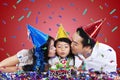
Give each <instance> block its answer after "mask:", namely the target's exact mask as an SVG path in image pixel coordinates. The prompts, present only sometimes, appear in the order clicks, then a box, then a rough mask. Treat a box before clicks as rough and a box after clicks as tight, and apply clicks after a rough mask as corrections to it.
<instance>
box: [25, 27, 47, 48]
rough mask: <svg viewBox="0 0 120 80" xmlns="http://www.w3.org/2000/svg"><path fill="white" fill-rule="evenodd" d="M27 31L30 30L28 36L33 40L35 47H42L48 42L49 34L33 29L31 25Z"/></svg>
mask: <svg viewBox="0 0 120 80" xmlns="http://www.w3.org/2000/svg"><path fill="white" fill-rule="evenodd" d="M27 29H28V35H29V36H30V38H31V39H32V43H33V44H34V46H35V47H41V46H42V45H43V44H44V43H46V41H47V40H48V35H47V34H45V33H43V32H41V31H40V30H38V29H36V28H34V27H32V26H31V25H28V26H27Z"/></svg>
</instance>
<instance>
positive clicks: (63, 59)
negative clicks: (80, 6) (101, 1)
mask: <svg viewBox="0 0 120 80" xmlns="http://www.w3.org/2000/svg"><path fill="white" fill-rule="evenodd" d="M54 45H55V47H56V55H57V56H56V57H54V58H51V59H50V60H49V64H50V65H51V69H69V68H70V67H71V66H74V60H73V59H74V55H73V54H72V52H71V41H70V39H69V38H68V35H67V34H66V32H65V31H64V29H63V27H62V26H60V27H59V30H58V33H57V40H56V41H55V43H54Z"/></svg>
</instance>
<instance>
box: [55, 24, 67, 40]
mask: <svg viewBox="0 0 120 80" xmlns="http://www.w3.org/2000/svg"><path fill="white" fill-rule="evenodd" d="M59 38H69V37H68V34H67V33H66V31H65V30H64V28H63V26H62V24H60V27H59V29H58V32H57V36H56V39H59Z"/></svg>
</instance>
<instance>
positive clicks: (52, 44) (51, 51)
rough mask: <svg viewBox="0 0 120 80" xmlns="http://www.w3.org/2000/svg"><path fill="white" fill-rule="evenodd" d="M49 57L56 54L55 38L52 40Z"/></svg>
mask: <svg viewBox="0 0 120 80" xmlns="http://www.w3.org/2000/svg"><path fill="white" fill-rule="evenodd" d="M48 52H49V53H48V57H54V56H56V54H55V53H56V48H55V47H54V40H51V41H50V45H49V51H48Z"/></svg>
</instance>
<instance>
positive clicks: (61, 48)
mask: <svg viewBox="0 0 120 80" xmlns="http://www.w3.org/2000/svg"><path fill="white" fill-rule="evenodd" d="M56 51H57V54H58V55H59V56H60V57H62V58H65V57H66V56H67V55H68V54H69V52H70V45H69V44H68V43H66V42H61V41H58V42H57V44H56Z"/></svg>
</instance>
